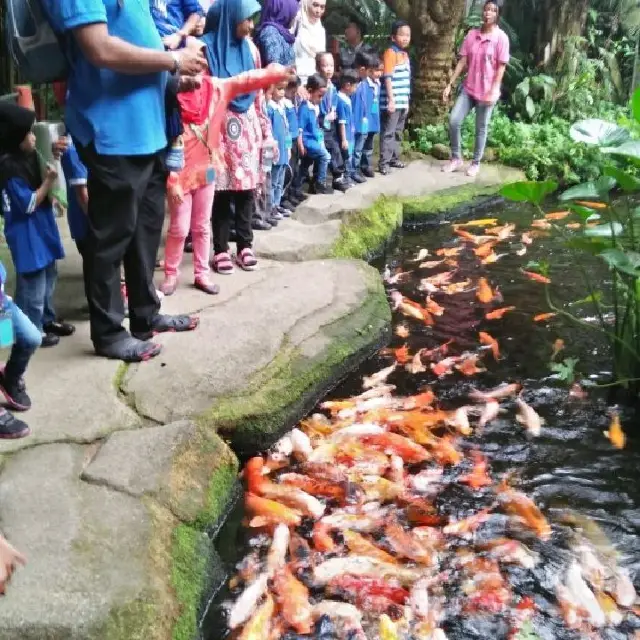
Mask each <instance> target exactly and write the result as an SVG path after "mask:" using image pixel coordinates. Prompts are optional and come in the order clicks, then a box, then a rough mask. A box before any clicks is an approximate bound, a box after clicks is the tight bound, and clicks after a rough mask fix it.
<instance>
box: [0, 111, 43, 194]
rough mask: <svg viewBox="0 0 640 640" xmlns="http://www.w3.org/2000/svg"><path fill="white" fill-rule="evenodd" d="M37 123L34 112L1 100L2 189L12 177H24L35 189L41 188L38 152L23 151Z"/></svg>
mask: <svg viewBox="0 0 640 640" xmlns="http://www.w3.org/2000/svg"><path fill="white" fill-rule="evenodd" d="M35 120H36V114H35V113H34V112H33V111H32V110H31V109H25V108H24V107H19V106H18V105H17V104H14V103H12V102H4V101H0V189H2V188H3V187H4V185H5V184H6V183H7V181H9V180H10V179H11V178H22V179H23V180H24V181H25V182H26V183H27V184H28V185H29V187H31V188H32V189H37V188H38V187H39V186H40V183H41V182H42V180H41V177H40V166H39V164H38V156H37V154H36V152H35V151H31V152H29V153H25V152H24V151H22V149H20V145H21V144H22V141H23V140H24V139H25V137H26V136H27V134H28V133H29V131H31V127H32V126H33V123H34V122H35Z"/></svg>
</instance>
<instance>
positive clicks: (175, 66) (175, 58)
mask: <svg viewBox="0 0 640 640" xmlns="http://www.w3.org/2000/svg"><path fill="white" fill-rule="evenodd" d="M171 57H172V58H173V69H172V70H171V73H178V72H179V71H180V64H181V61H180V55H179V54H178V52H177V51H171Z"/></svg>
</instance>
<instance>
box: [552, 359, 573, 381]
mask: <svg viewBox="0 0 640 640" xmlns="http://www.w3.org/2000/svg"><path fill="white" fill-rule="evenodd" d="M577 364H578V358H565V359H564V360H563V361H562V362H550V363H549V369H551V371H553V373H555V374H556V376H557V377H558V379H559V380H561V381H562V382H564V383H566V384H567V385H572V384H573V383H574V382H575V381H576V365H577Z"/></svg>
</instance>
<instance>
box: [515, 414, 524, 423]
mask: <svg viewBox="0 0 640 640" xmlns="http://www.w3.org/2000/svg"><path fill="white" fill-rule="evenodd" d="M516 421H517V422H519V423H520V424H524V418H523V417H522V416H521V415H520V414H517V415H516Z"/></svg>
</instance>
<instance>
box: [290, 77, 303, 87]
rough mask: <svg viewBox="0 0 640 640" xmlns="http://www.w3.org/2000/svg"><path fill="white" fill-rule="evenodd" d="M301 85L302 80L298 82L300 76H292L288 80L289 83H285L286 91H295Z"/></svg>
mask: <svg viewBox="0 0 640 640" xmlns="http://www.w3.org/2000/svg"><path fill="white" fill-rule="evenodd" d="M301 84H302V80H300V76H293V77H292V78H289V82H287V89H297V88H298V87H299V86H300V85H301Z"/></svg>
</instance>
